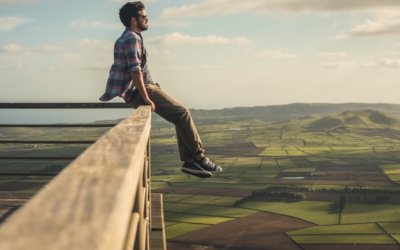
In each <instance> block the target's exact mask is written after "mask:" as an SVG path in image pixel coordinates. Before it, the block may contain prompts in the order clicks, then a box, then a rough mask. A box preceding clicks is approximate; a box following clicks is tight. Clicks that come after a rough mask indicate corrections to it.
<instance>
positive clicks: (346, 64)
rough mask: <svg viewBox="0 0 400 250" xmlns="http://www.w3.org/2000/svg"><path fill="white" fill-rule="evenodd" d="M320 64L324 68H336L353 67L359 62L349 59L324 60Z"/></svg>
mask: <svg viewBox="0 0 400 250" xmlns="http://www.w3.org/2000/svg"><path fill="white" fill-rule="evenodd" d="M322 66H323V67H324V68H326V69H337V68H354V67H357V66H359V64H357V63H355V62H351V61H336V62H325V63H323V64H322Z"/></svg>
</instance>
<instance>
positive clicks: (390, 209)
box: [342, 203, 400, 223]
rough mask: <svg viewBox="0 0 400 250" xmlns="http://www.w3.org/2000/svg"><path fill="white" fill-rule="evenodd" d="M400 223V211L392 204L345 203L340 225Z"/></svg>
mask: <svg viewBox="0 0 400 250" xmlns="http://www.w3.org/2000/svg"><path fill="white" fill-rule="evenodd" d="M393 221H400V209H399V206H398V205H392V204H377V205H370V204H363V203H347V204H346V207H345V209H344V211H343V214H342V223H368V222H393Z"/></svg>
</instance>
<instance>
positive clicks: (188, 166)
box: [181, 161, 212, 178]
mask: <svg viewBox="0 0 400 250" xmlns="http://www.w3.org/2000/svg"><path fill="white" fill-rule="evenodd" d="M181 170H182V172H184V173H187V174H191V175H194V176H196V177H200V178H208V177H211V176H212V174H211V173H210V172H208V171H206V170H204V169H203V168H202V167H201V166H200V164H199V163H198V162H196V161H194V162H185V163H183V165H182V169H181Z"/></svg>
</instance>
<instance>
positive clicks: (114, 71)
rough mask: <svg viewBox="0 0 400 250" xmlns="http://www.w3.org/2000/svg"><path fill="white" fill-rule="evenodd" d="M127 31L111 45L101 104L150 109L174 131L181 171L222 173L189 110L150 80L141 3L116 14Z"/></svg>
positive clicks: (201, 174)
mask: <svg viewBox="0 0 400 250" xmlns="http://www.w3.org/2000/svg"><path fill="white" fill-rule="evenodd" d="M119 17H120V20H121V22H122V23H123V25H124V26H125V27H126V29H125V31H124V32H123V33H122V35H121V36H120V37H119V38H118V39H117V41H116V42H115V45H114V63H113V65H112V66H111V69H110V73H109V78H108V81H107V86H106V90H105V93H104V94H103V95H102V96H101V97H100V100H101V101H109V100H111V99H112V98H114V97H116V96H120V97H122V98H123V99H124V100H125V102H126V103H128V104H130V105H132V106H133V108H137V107H138V106H140V105H145V104H147V105H150V106H151V110H152V111H154V112H156V113H157V114H158V115H160V116H161V117H163V118H164V119H165V120H167V121H169V122H171V123H173V124H174V125H175V129H176V135H177V140H178V147H179V155H180V158H181V160H182V161H184V163H183V165H182V169H181V170H182V171H183V172H185V173H188V174H192V175H195V176H197V177H201V178H207V177H211V176H212V174H213V173H219V172H222V168H221V167H220V166H217V165H216V164H215V163H213V162H212V161H210V160H209V159H208V158H207V157H205V155H204V152H205V150H204V146H203V144H202V142H201V140H200V136H199V134H198V132H197V129H196V126H195V124H194V122H193V119H192V117H191V115H190V112H189V110H188V109H186V108H185V107H183V106H182V105H181V104H179V103H178V102H177V101H176V100H174V99H173V98H172V97H170V96H168V95H167V94H166V93H165V92H163V91H162V90H161V88H160V86H159V85H158V84H157V83H155V82H154V81H153V79H152V77H151V74H150V70H149V68H148V64H147V60H148V56H147V51H146V49H145V47H144V43H143V37H142V34H141V32H142V31H145V30H147V29H148V22H149V19H148V17H147V14H146V10H145V7H144V4H143V3H142V2H141V1H138V2H128V3H126V4H125V5H124V6H122V8H121V9H120V11H119Z"/></svg>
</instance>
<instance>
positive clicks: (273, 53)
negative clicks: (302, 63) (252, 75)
mask: <svg viewBox="0 0 400 250" xmlns="http://www.w3.org/2000/svg"><path fill="white" fill-rule="evenodd" d="M254 57H255V58H297V55H296V54H293V53H285V52H282V51H280V50H266V51H263V52H261V53H259V54H257V55H255V56H254Z"/></svg>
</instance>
